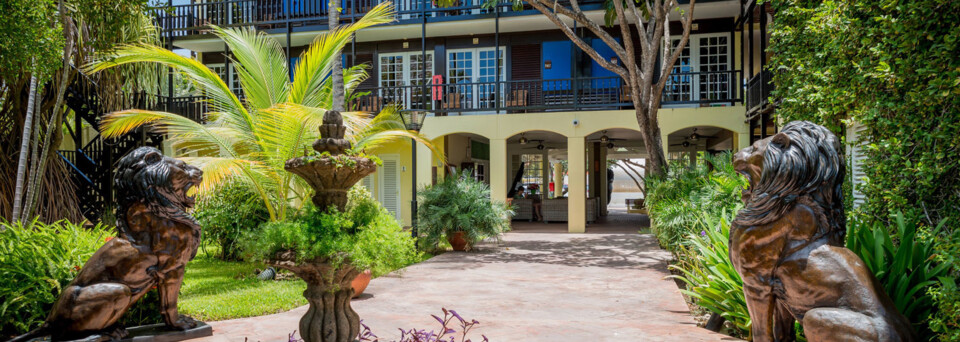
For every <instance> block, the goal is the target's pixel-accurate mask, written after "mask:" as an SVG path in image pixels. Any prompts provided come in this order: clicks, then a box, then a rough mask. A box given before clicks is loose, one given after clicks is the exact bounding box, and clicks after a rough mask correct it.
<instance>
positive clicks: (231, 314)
mask: <svg viewBox="0 0 960 342" xmlns="http://www.w3.org/2000/svg"><path fill="white" fill-rule="evenodd" d="M210 252H211V254H205V253H204V252H203V251H202V250H201V251H200V252H198V253H197V257H196V259H194V260H193V261H191V262H190V263H189V264H187V274H186V275H185V276H184V281H183V288H181V289H180V301H179V302H178V308H179V309H180V313H181V314H185V315H190V316H191V317H193V318H195V319H198V320H204V321H218V320H225V319H231V318H240V317H251V316H262V315H269V314H273V313H278V312H283V311H287V310H290V309H293V308H296V307H298V306H301V305H306V304H307V300H306V299H304V298H303V290H304V289H306V288H307V285H306V284H305V283H304V282H303V281H302V280H300V279H296V280H282V281H273V280H268V281H261V280H259V279H257V277H256V276H255V275H254V274H253V271H254V269H257V268H259V269H265V268H266V266H265V265H263V264H258V263H251V262H231V261H221V260H219V259H217V258H216V257H214V256H213V255H214V254H215V253H213V252H212V251H210Z"/></svg>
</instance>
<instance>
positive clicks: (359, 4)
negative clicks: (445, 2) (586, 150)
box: [154, 0, 601, 37]
mask: <svg viewBox="0 0 960 342" xmlns="http://www.w3.org/2000/svg"><path fill="white" fill-rule="evenodd" d="M383 1H386V0H341V6H340V7H341V9H342V10H341V14H340V19H341V21H342V22H345V23H347V22H351V21H354V20H357V19H359V18H360V17H362V16H363V15H364V14H365V13H367V12H368V11H369V10H370V9H371V8H373V7H374V6H376V5H378V4H379V3H381V2H383ZM484 2H485V0H459V1H458V2H457V4H456V5H455V6H451V7H437V6H436V5H435V3H434V0H396V1H393V4H394V6H395V10H396V19H397V21H398V22H401V23H402V22H405V21H409V20H414V19H415V20H417V21H418V22H419V21H421V18H423V17H426V18H441V17H458V16H459V17H464V18H467V17H469V16H475V15H479V14H486V13H493V12H494V8H483V3H484ZM561 3H563V1H561ZM580 4H581V6H586V7H589V6H599V5H600V4H601V1H600V0H587V1H581V2H580ZM511 6H512V3H511V2H503V3H501V4H500V5H498V6H497V7H499V8H500V12H506V11H509V8H510V7H511ZM328 8H329V1H328V0H212V1H205V2H196V3H191V4H183V5H172V6H158V7H156V8H154V13H155V14H156V17H157V22H158V25H159V26H160V28H161V29H162V30H163V32H165V33H164V36H168V35H169V36H175V37H179V36H188V35H195V34H200V33H201V32H202V31H203V30H205V29H208V28H209V25H217V26H221V27H234V26H255V27H257V28H258V29H270V28H279V27H284V26H285V25H286V23H287V21H289V22H290V23H291V25H292V26H304V25H326V24H327V15H328V13H329V10H328ZM431 20H432V19H431Z"/></svg>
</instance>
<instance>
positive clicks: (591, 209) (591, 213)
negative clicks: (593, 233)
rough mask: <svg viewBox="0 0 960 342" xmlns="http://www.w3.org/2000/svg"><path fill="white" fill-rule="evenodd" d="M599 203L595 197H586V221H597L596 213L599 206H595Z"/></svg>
mask: <svg viewBox="0 0 960 342" xmlns="http://www.w3.org/2000/svg"><path fill="white" fill-rule="evenodd" d="M598 203H600V202H599V201H597V198H596V197H590V198H587V223H594V222H597V217H598V213H599V211H600V208H598V207H597V204H598Z"/></svg>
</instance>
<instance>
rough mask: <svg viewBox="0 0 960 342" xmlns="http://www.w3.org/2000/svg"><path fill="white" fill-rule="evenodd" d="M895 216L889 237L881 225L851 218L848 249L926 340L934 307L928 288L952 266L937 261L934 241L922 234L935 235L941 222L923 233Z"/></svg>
mask: <svg viewBox="0 0 960 342" xmlns="http://www.w3.org/2000/svg"><path fill="white" fill-rule="evenodd" d="M894 217H895V219H894V222H896V224H897V227H896V229H894V230H893V231H894V233H893V235H892V236H891V234H890V233H889V229H887V227H886V226H884V225H883V224H874V225H869V224H864V223H861V222H858V221H856V220H854V221H853V222H851V224H850V227H849V228H848V230H849V232H848V236H847V248H849V249H850V250H852V251H854V252H855V253H857V255H859V256H860V258H861V259H863V263H864V264H865V265H866V266H867V268H869V269H870V271H871V272H872V273H873V274H874V276H876V277H877V279H878V280H879V281H880V284H881V285H882V286H883V289H884V290H885V291H886V292H887V294H888V295H889V296H890V298H891V299H893V302H894V304H895V305H896V306H897V310H898V311H900V313H902V314H903V315H904V316H906V317H907V318H908V319H910V322H911V323H913V324H914V325H915V328H916V330H917V331H918V332H919V333H920V335H921V337H923V339H924V340H929V339H930V338H931V337H933V336H931V335H932V333H931V331H930V330H929V329H927V328H926V326H927V321H928V320H929V318H930V314H931V312H933V311H934V310H935V309H936V306H935V305H934V302H933V300H934V296H933V295H931V293H930V292H929V290H931V289H932V288H933V286H935V285H937V283H938V281H939V279H940V278H942V277H946V276H948V271H949V267H950V266H951V265H950V264H947V263H940V262H938V261H937V260H936V258H935V253H936V252H935V251H934V248H933V244H932V243H931V242H930V240H929V239H927V238H925V236H926V235H930V234H934V235H935V234H937V233H938V232H939V231H940V230H941V229H942V227H943V224H942V223H941V224H940V225H939V226H938V227H937V228H936V229H934V231H932V232H924V231H922V230H920V231H918V229H917V226H916V225H915V224H913V223H908V222H913V221H912V220H910V221H908V220H905V219H904V216H903V214H897V215H895V216H894ZM894 241H896V242H897V243H894Z"/></svg>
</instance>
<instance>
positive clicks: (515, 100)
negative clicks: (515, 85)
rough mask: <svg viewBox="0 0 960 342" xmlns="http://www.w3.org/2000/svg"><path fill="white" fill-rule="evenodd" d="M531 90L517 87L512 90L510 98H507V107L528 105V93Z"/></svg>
mask: <svg viewBox="0 0 960 342" xmlns="http://www.w3.org/2000/svg"><path fill="white" fill-rule="evenodd" d="M529 92H530V91H529V90H526V89H517V90H514V91H511V92H510V99H508V100H507V103H506V106H507V107H523V106H526V105H527V94H529Z"/></svg>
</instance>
